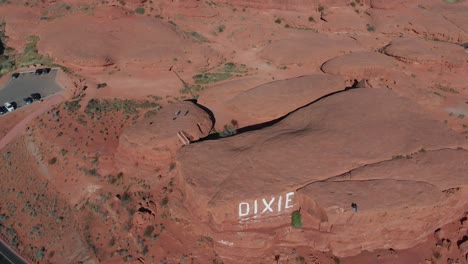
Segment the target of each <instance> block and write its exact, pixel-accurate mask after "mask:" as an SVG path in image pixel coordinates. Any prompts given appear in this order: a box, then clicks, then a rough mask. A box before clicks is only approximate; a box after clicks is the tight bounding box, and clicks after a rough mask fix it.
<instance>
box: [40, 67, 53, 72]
mask: <svg viewBox="0 0 468 264" xmlns="http://www.w3.org/2000/svg"><path fill="white" fill-rule="evenodd" d="M42 70H43V71H44V73H49V72H50V71H51V70H52V69H51V68H44V69H42Z"/></svg>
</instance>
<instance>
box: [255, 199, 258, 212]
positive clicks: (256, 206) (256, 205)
mask: <svg viewBox="0 0 468 264" xmlns="http://www.w3.org/2000/svg"><path fill="white" fill-rule="evenodd" d="M257 209H258V204H257V200H255V202H254V214H257V211H258V210H257Z"/></svg>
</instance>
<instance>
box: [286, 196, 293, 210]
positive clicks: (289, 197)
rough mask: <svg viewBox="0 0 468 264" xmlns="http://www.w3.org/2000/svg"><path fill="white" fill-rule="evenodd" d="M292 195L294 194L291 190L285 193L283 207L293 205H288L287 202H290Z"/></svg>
mask: <svg viewBox="0 0 468 264" xmlns="http://www.w3.org/2000/svg"><path fill="white" fill-rule="evenodd" d="M293 195H294V193H293V192H289V193H287V194H286V201H285V202H284V208H286V209H287V208H291V207H293V206H292V205H291V206H289V202H291V196H293Z"/></svg>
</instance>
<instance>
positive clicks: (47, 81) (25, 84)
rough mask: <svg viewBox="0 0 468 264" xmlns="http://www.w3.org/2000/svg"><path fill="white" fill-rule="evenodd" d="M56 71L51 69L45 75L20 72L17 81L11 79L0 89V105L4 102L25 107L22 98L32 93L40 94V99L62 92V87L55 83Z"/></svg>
mask: <svg viewBox="0 0 468 264" xmlns="http://www.w3.org/2000/svg"><path fill="white" fill-rule="evenodd" d="M55 77H57V69H52V70H51V71H50V72H49V73H47V74H44V73H43V74H41V75H34V71H31V72H21V74H20V76H19V77H18V78H17V79H11V78H10V80H9V81H8V82H7V84H6V85H5V86H4V87H3V88H1V89H0V105H3V104H4V103H5V102H16V104H17V106H18V107H22V106H24V105H25V103H24V101H23V98H25V97H29V96H30V95H31V94H32V93H40V94H41V97H42V98H44V97H47V96H50V95H52V94H55V93H57V92H60V91H62V90H63V89H62V87H60V85H58V84H57V82H55Z"/></svg>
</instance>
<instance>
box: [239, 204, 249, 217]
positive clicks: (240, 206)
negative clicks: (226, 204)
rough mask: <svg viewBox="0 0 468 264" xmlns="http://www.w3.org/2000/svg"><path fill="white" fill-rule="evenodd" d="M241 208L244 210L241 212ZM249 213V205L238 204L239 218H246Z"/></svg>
mask: <svg viewBox="0 0 468 264" xmlns="http://www.w3.org/2000/svg"><path fill="white" fill-rule="evenodd" d="M243 205H244V206H243ZM243 208H245V210H242V209H243ZM249 213H250V205H249V204H248V203H239V217H243V216H246V215H248V214H249Z"/></svg>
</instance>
